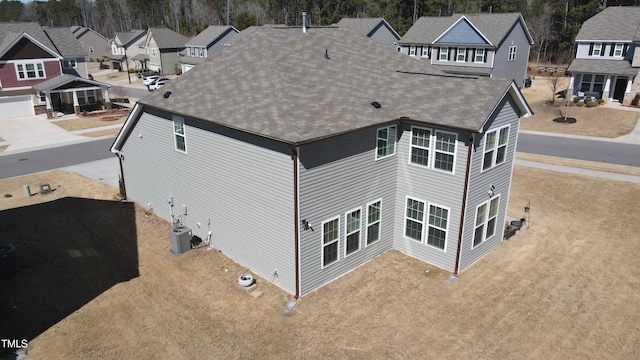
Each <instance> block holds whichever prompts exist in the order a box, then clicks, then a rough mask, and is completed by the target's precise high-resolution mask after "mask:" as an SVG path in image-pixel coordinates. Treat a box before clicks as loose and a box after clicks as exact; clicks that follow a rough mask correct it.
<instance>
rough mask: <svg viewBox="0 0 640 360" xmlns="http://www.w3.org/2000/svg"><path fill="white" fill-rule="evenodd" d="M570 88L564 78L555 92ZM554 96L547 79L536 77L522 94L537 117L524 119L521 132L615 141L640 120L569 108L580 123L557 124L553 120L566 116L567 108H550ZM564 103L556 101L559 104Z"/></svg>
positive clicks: (599, 109) (632, 114)
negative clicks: (549, 104) (547, 103)
mask: <svg viewBox="0 0 640 360" xmlns="http://www.w3.org/2000/svg"><path fill="white" fill-rule="evenodd" d="M568 84H569V78H568V77H564V78H561V80H560V85H559V86H558V88H557V90H556V92H558V91H561V90H565V89H566V88H567V86H568ZM552 93H553V91H552V88H551V86H550V85H549V82H548V81H547V78H546V77H542V76H536V78H535V80H533V83H532V86H531V87H530V88H526V89H523V90H522V94H523V95H524V97H525V99H526V100H527V102H528V103H529V106H530V107H531V109H532V110H533V112H534V115H533V116H531V117H528V118H522V119H521V121H520V129H521V130H531V131H546V132H556V133H563V134H573V135H584V136H598V137H607V138H615V137H618V136H622V135H626V134H628V133H630V132H631V131H632V130H633V129H634V127H635V126H636V123H637V122H638V120H640V113H639V112H634V111H624V110H617V109H610V108H604V107H596V108H587V107H584V106H583V107H577V106H570V107H569V117H574V118H576V119H577V122H576V123H575V124H561V123H556V122H553V119H555V118H557V117H560V116H564V115H565V112H566V107H563V106H547V105H546V102H547V101H549V100H550V99H551V94H552ZM561 103H562V99H557V98H556V104H557V105H560V104H561Z"/></svg>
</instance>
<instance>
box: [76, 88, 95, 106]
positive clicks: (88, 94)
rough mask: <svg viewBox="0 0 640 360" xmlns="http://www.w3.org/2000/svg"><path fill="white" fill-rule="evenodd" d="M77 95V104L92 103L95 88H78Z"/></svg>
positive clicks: (93, 101) (93, 102)
mask: <svg viewBox="0 0 640 360" xmlns="http://www.w3.org/2000/svg"><path fill="white" fill-rule="evenodd" d="M76 94H77V95H78V105H80V106H83V105H93V104H95V103H96V92H95V90H78V91H76Z"/></svg>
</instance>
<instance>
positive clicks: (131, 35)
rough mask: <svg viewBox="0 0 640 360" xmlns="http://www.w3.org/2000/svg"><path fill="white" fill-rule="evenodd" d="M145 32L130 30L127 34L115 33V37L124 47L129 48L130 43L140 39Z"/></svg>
mask: <svg viewBox="0 0 640 360" xmlns="http://www.w3.org/2000/svg"><path fill="white" fill-rule="evenodd" d="M146 32H147V31H146V30H131V31H127V32H117V33H116V36H117V37H118V39H119V40H120V42H121V43H122V45H123V46H124V47H129V46H130V45H131V42H133V41H135V40H136V39H138V38H139V37H140V35H143V34H145V33H146Z"/></svg>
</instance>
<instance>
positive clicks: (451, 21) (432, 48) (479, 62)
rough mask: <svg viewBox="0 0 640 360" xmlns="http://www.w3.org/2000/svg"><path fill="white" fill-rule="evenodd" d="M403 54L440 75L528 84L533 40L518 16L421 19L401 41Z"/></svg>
mask: <svg viewBox="0 0 640 360" xmlns="http://www.w3.org/2000/svg"><path fill="white" fill-rule="evenodd" d="M398 44H399V45H400V51H401V52H402V53H403V54H406V55H409V56H411V57H415V58H419V59H423V60H426V61H429V62H430V63H431V64H433V65H436V66H438V67H439V68H440V69H441V70H442V71H444V72H447V73H451V74H467V75H479V76H489V77H497V78H505V79H513V80H514V81H515V82H516V84H517V85H518V86H519V87H522V86H524V79H525V76H526V72H527V63H528V61H529V50H530V48H531V45H533V38H532V37H531V34H530V33H529V29H528V28H527V25H526V23H525V21H524V19H523V18H522V15H520V14H519V13H503V14H454V15H452V16H451V17H421V18H420V19H418V21H416V23H415V24H414V25H413V26H412V27H411V28H410V29H409V31H407V33H406V34H405V35H404V36H403V37H402V38H401V39H400V41H398Z"/></svg>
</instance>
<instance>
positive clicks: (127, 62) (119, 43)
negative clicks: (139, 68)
mask: <svg viewBox="0 0 640 360" xmlns="http://www.w3.org/2000/svg"><path fill="white" fill-rule="evenodd" d="M145 35H147V31H146V30H131V31H127V32H117V33H115V35H114V37H113V39H112V40H111V41H110V43H109V48H110V50H111V52H110V54H109V55H108V56H107V57H108V58H109V59H110V60H111V66H112V67H113V68H114V69H120V70H128V69H134V68H135V67H136V63H135V61H134V60H133V57H135V56H136V55H138V43H139V42H140V41H142V40H144V39H145Z"/></svg>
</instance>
